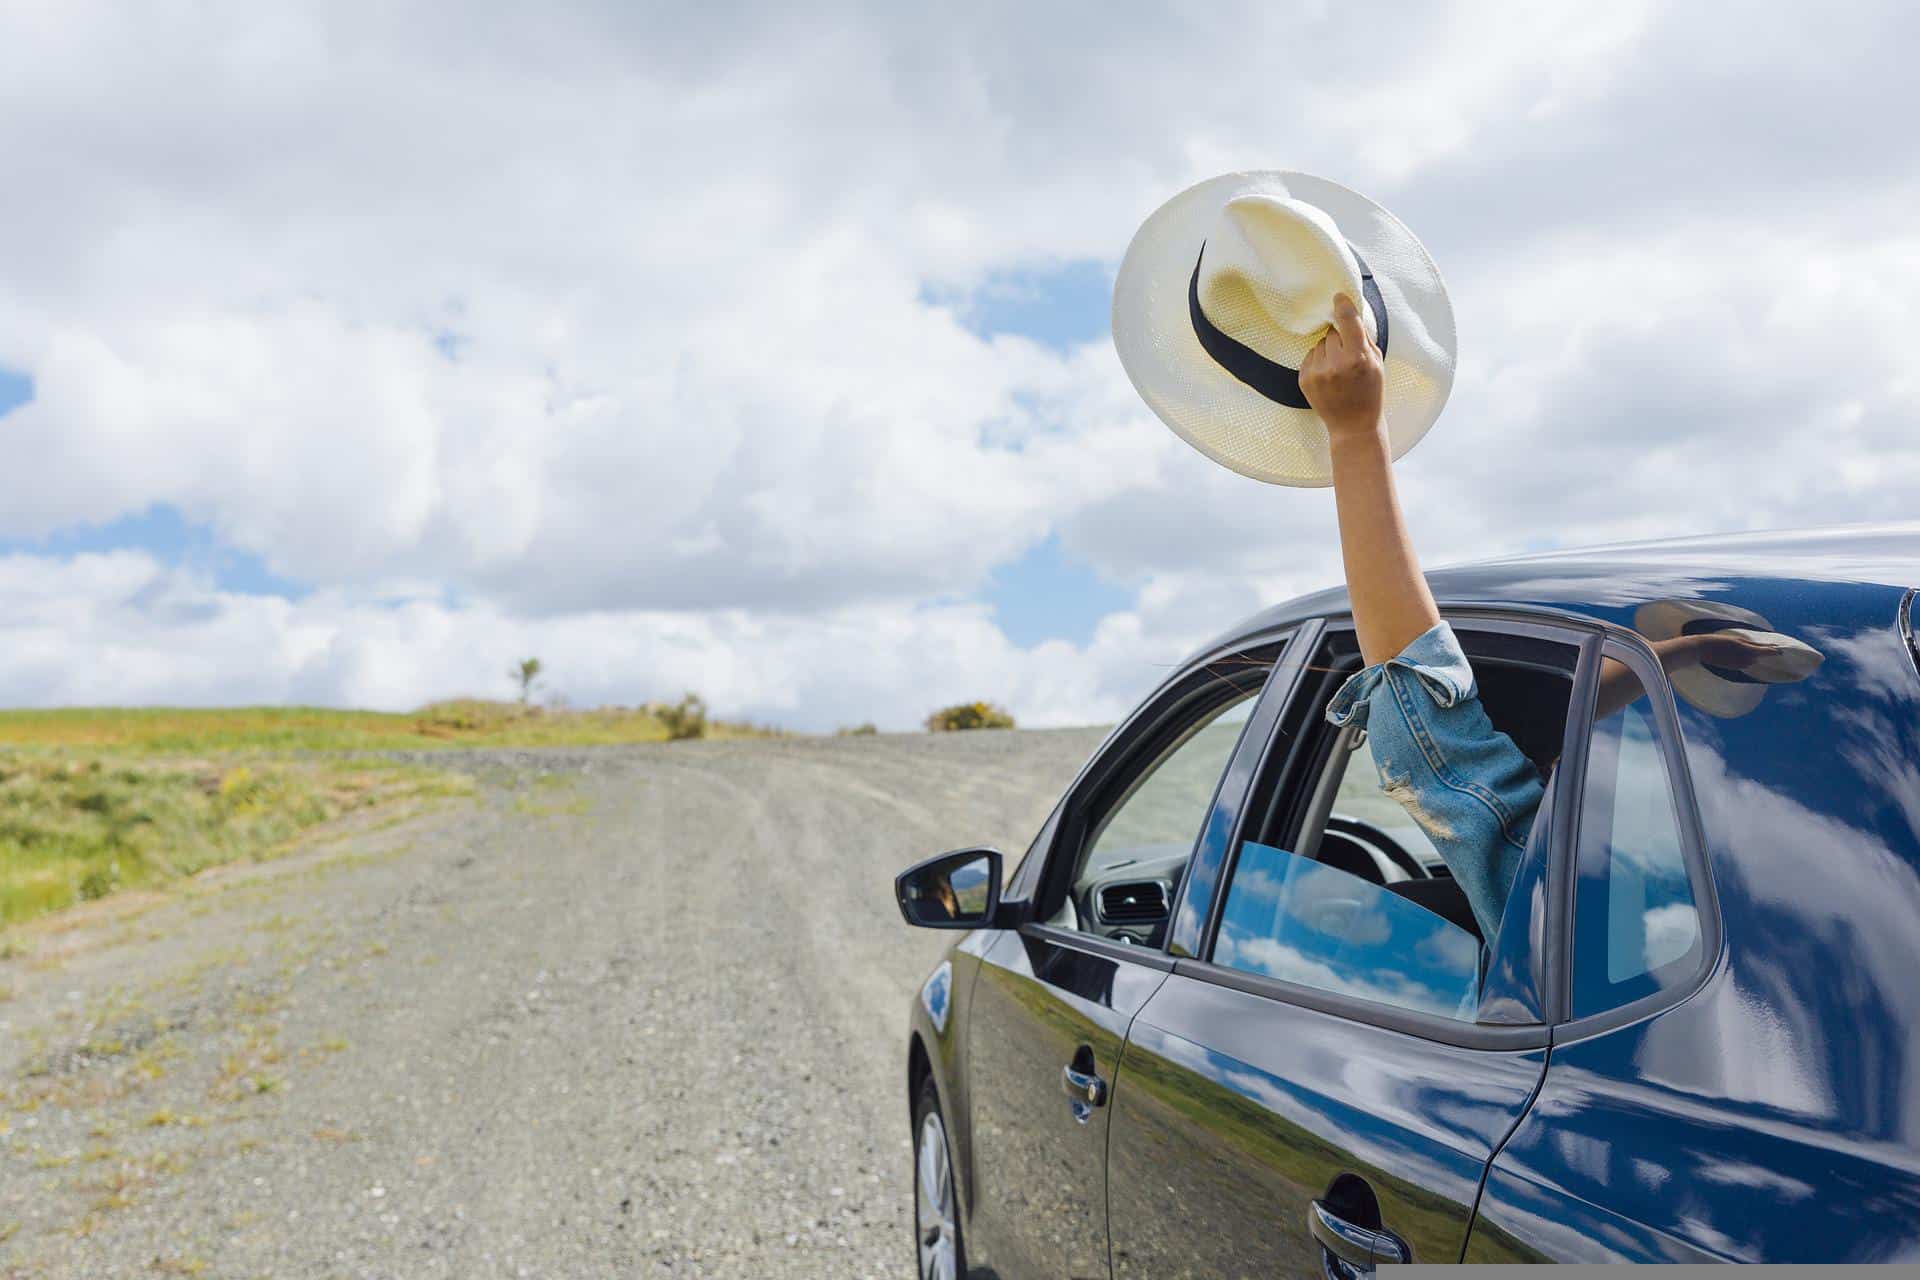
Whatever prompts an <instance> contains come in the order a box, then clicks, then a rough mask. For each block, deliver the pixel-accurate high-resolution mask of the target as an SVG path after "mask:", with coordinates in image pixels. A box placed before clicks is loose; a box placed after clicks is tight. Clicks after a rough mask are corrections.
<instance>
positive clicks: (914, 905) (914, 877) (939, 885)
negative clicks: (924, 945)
mask: <svg viewBox="0 0 1920 1280" xmlns="http://www.w3.org/2000/svg"><path fill="white" fill-rule="evenodd" d="M893 896H894V899H895V901H897V902H899V904H900V914H901V916H903V917H904V918H905V919H906V922H907V923H908V924H911V925H917V926H919V927H920V928H922V929H978V928H980V927H982V926H983V925H986V924H988V923H989V922H990V921H992V919H993V917H994V915H995V914H996V913H997V912H998V911H999V910H1000V851H999V850H998V849H956V850H954V851H953V852H952V853H942V854H938V855H936V856H935V857H931V858H928V859H927V860H926V861H925V862H920V863H916V864H915V865H913V866H911V867H908V868H907V869H906V870H905V871H902V872H901V873H900V874H899V875H898V876H896V877H895V878H894V881H893Z"/></svg>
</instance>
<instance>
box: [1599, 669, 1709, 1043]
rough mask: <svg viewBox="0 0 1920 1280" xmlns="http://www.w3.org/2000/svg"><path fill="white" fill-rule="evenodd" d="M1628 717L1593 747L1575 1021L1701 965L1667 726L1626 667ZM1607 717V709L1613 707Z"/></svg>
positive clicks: (1623, 697) (1602, 725)
mask: <svg viewBox="0 0 1920 1280" xmlns="http://www.w3.org/2000/svg"><path fill="white" fill-rule="evenodd" d="M1616 678H1617V679H1620V680H1623V681H1625V682H1627V687H1626V688H1625V691H1624V692H1623V693H1620V694H1618V695H1616V696H1615V697H1613V698H1611V699H1609V701H1610V702H1612V703H1614V704H1615V705H1617V704H1618V703H1619V702H1622V701H1624V702H1625V703H1626V705H1625V707H1624V708H1623V709H1622V710H1619V711H1615V712H1612V713H1611V714H1608V715H1604V716H1603V718H1601V719H1600V720H1598V721H1597V722H1596V723H1595V725H1594V729H1593V741H1592V744H1591V746H1590V747H1589V748H1588V756H1587V783H1586V788H1585V794H1584V796H1583V797H1582V801H1581V814H1580V840H1579V853H1578V861H1577V866H1578V879H1577V881H1576V887H1575V890H1574V931H1573V937H1574V962H1573V1014H1574V1016H1575V1017H1583V1016H1585V1015H1587V1014H1591V1013H1600V1012H1604V1011H1605V1010H1607V1009H1611V1008H1615V1007H1617V1006H1619V1005H1622V1004H1626V1003H1628V1002H1629V1001H1632V1000H1637V999H1640V998H1641V997H1643V996H1647V995H1651V994H1652V993H1654V992H1656V991H1659V990H1660V989H1661V988H1662V987H1665V986H1668V985H1671V984H1673V983H1677V982H1682V981H1685V980H1686V978H1687V977H1689V976H1690V975H1691V974H1692V973H1693V972H1694V970H1695V968H1696V967H1697V965H1698V962H1699V958H1700V949H1701V930H1700V912H1699V909H1698V907H1697V906H1696V904H1695V901H1694V893H1693V886H1692V883H1691V881H1690V880H1689V877H1688V872H1687V860H1686V854H1685V846H1684V844H1683V843H1682V839H1681V828H1680V811H1679V806H1678V804H1677V803H1676V800H1675V794H1674V787H1673V779H1672V776H1671V775H1670V773H1669V772H1668V768H1667V762H1666V758H1665V756H1664V754H1663V753H1662V751H1661V742H1660V736H1661V731H1660V727H1659V722H1658V721H1657V720H1656V718H1655V716H1654V712H1653V706H1652V700H1651V699H1650V698H1649V697H1648V696H1647V692H1646V689H1645V686H1644V685H1643V684H1642V683H1641V682H1640V679H1639V677H1638V676H1637V675H1635V674H1633V673H1632V672H1631V671H1630V670H1628V669H1626V668H1625V667H1624V666H1623V667H1621V668H1620V669H1619V671H1618V673H1617V677H1616ZM1603 710H1604V708H1603Z"/></svg>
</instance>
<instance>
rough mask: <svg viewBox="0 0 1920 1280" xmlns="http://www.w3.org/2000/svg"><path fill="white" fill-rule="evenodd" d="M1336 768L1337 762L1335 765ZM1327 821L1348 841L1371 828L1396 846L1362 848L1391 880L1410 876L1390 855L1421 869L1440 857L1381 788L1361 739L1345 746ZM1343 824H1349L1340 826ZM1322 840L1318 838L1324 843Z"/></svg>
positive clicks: (1375, 767)
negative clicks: (1407, 859) (1404, 857)
mask: <svg viewBox="0 0 1920 1280" xmlns="http://www.w3.org/2000/svg"><path fill="white" fill-rule="evenodd" d="M1335 766H1336V767H1339V766H1340V762H1339V761H1335ZM1328 816H1329V821H1330V822H1331V824H1332V826H1333V829H1334V831H1335V833H1336V834H1343V833H1344V834H1345V835H1346V836H1347V838H1348V839H1350V840H1351V839H1354V838H1355V837H1356V836H1357V835H1359V834H1361V833H1362V832H1363V831H1365V830H1366V829H1369V828H1370V829H1371V830H1372V831H1373V832H1377V833H1379V834H1380V835H1382V836H1385V837H1386V838H1387V840H1388V841H1391V842H1392V845H1393V846H1397V848H1392V849H1388V848H1384V847H1380V845H1379V842H1378V841H1371V842H1368V843H1367V845H1366V852H1367V853H1368V854H1369V856H1371V857H1372V858H1373V859H1374V860H1375V861H1376V862H1377V863H1378V864H1379V865H1380V867H1381V869H1382V871H1383V873H1385V874H1386V875H1387V876H1388V877H1389V878H1390V879H1393V880H1405V879H1407V878H1408V876H1409V875H1411V874H1412V873H1411V872H1410V871H1408V870H1407V869H1406V867H1405V866H1404V864H1403V863H1402V862H1401V860H1399V859H1397V858H1395V857H1393V856H1392V854H1393V853H1404V854H1406V855H1407V856H1408V857H1410V858H1412V859H1413V860H1414V861H1416V862H1418V863H1419V864H1420V865H1422V866H1425V867H1438V866H1440V865H1441V862H1440V852H1439V850H1437V849H1435V848H1434V847H1433V841H1432V840H1429V839H1428V838H1427V833H1426V832H1424V831H1422V830H1421V829H1420V824H1419V823H1417V822H1415V821H1414V820H1413V819H1412V818H1410V817H1408V816H1407V811H1406V809H1405V807H1404V806H1402V805H1401V804H1400V803H1399V801H1397V800H1395V799H1394V798H1393V797H1392V796H1390V795H1388V794H1387V793H1386V790H1385V788H1383V787H1382V786H1381V785H1380V766H1379V764H1378V763H1377V762H1376V761H1375V760H1374V758H1373V746H1372V744H1371V743H1370V742H1369V741H1368V740H1367V738H1366V737H1365V736H1364V735H1362V736H1359V738H1358V741H1357V742H1354V743H1352V744H1350V745H1349V747H1348V750H1347V754H1346V759H1345V763H1344V767H1343V768H1341V772H1340V785H1339V787H1338V788H1336V789H1335V791H1334V796H1333V811H1332V813H1331V814H1329V815H1328ZM1342 819H1346V820H1348V822H1346V823H1343V822H1342V821H1341V820H1342ZM1349 823H1351V824H1356V825H1349ZM1357 824H1365V826H1364V827H1361V826H1359V825H1357ZM1324 839H1325V837H1322V840H1323V842H1324Z"/></svg>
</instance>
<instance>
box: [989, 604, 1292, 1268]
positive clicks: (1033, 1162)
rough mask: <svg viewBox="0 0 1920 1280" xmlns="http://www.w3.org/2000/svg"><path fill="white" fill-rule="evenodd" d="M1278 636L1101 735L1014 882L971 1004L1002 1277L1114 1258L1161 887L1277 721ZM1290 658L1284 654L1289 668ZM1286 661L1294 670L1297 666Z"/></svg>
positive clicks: (1199, 672)
mask: <svg viewBox="0 0 1920 1280" xmlns="http://www.w3.org/2000/svg"><path fill="white" fill-rule="evenodd" d="M1282 643H1283V642H1282V641H1280V640H1274V641H1269V642H1264V643H1259V644H1255V645H1253V646H1249V647H1242V648H1239V649H1237V650H1235V651H1232V652H1228V653H1223V654H1220V655H1216V656H1214V657H1212V658H1211V659H1210V660H1208V661H1205V662H1202V663H1200V664H1198V665H1197V666H1195V667H1194V668H1192V669H1190V670H1189V671H1188V672H1186V673H1185V674H1184V675H1182V676H1181V677H1178V678H1176V679H1175V680H1173V681H1171V682H1170V683H1169V684H1168V685H1167V686H1166V687H1165V688H1163V689H1162V691H1161V692H1160V693H1159V694H1157V695H1156V696H1155V697H1154V698H1152V699H1151V700H1149V702H1148V703H1147V704H1146V706H1144V707H1143V708H1142V709H1141V711H1140V712H1138V713H1136V714H1135V715H1134V716H1133V717H1132V718H1131V719H1130V720H1129V721H1128V722H1127V724H1125V725H1124V726H1122V728H1121V729H1120V730H1119V731H1117V732H1116V733H1115V735H1114V736H1113V738H1112V739H1110V740H1109V742H1108V743H1107V744H1106V745H1105V746H1104V747H1103V748H1102V749H1101V751H1100V753H1099V754H1098V755H1097V756H1096V757H1095V759H1094V760H1093V762H1092V763H1091V764H1090V765H1089V766H1088V768H1087V770H1086V771H1085V772H1084V773H1083V774H1082V776H1081V778H1080V779H1079V780H1078V781H1077V782H1076V783H1075V785H1074V787H1073V789H1072V791H1071V792H1070V793H1069V795H1068V797H1067V798H1066V800H1065V801H1064V802H1063V805H1062V808H1061V811H1060V816H1059V818H1058V821H1057V826H1056V830H1055V835H1054V838H1053V840H1052V842H1051V845H1050V847H1048V848H1036V850H1035V851H1034V853H1033V854H1032V855H1030V859H1029V860H1030V862H1031V861H1032V860H1033V859H1034V858H1039V859H1040V861H1039V862H1037V863H1034V864H1033V865H1030V866H1023V867H1022V868H1021V872H1020V873H1019V875H1017V876H1016V878H1015V880H1014V883H1013V885H1012V886H1011V891H1012V892H1013V893H1015V894H1018V893H1021V892H1026V893H1027V894H1028V895H1029V896H1028V899H1027V901H1026V903H1025V905H1024V906H1023V907H1019V908H1016V909H1017V910H1021V911H1022V912H1023V913H1024V914H1025V915H1026V917H1027V919H1026V923H1024V924H1023V925H1022V926H1021V927H1019V928H1018V929H1012V930H1005V931H1002V932H1000V933H999V934H997V935H996V936H995V937H994V938H993V940H992V941H991V943H990V944H989V945H988V947H987V950H986V952H985V954H984V956H983V959H982V963H981V966H980V971H979V976H978V978H977V979H976V981H975V984H974V987H973V995H972V1001H971V1006H970V1012H969V1018H968V1027H969V1031H968V1074H969V1094H970V1097H971V1098H972V1115H971V1142H970V1144H969V1146H970V1150H971V1153H972V1154H971V1172H972V1177H973V1187H972V1193H971V1195H970V1196H969V1201H970V1203H971V1205H972V1211H971V1214H970V1217H969V1221H968V1238H967V1252H968V1259H969V1262H970V1263H971V1264H972V1265H974V1266H975V1267H978V1268H982V1269H984V1270H985V1271H987V1272H988V1273H990V1274H993V1275H997V1276H999V1277H1002V1280H1027V1278H1029V1277H1031V1278H1032V1280H1041V1278H1042V1277H1045V1278H1048V1280H1053V1278H1057V1277H1096V1276H1097V1277H1104V1276H1106V1275H1107V1274H1108V1258H1107V1221H1106V1181H1105V1156H1106V1139H1107V1117H1108V1115H1109V1114H1110V1110H1111V1108H1110V1103H1111V1099H1112V1098H1113V1096H1114V1094H1115V1092H1116V1090H1117V1088H1118V1085H1119V1082H1118V1080H1117V1076H1116V1068H1117V1066H1118V1063H1119V1058H1120V1046H1121V1043H1122V1042H1123V1040H1124V1039H1125V1037H1126V1033H1127V1028H1128V1025H1129V1024H1130V1023H1131V1022H1132V1020H1133V1017H1134V1015H1135V1014H1136V1013H1137V1012H1138V1011H1139V1009H1140V1007H1141V1006H1142V1005H1143V1004H1145V1003H1146V1001H1147V999H1148V998H1149V997H1150V996H1151V995H1152V994H1153V992H1154V990H1155V989H1156V988H1157V987H1158V986H1159V985H1160V984H1161V983H1162V982H1164V981H1166V979H1167V977H1168V975H1169V973H1170V972H1171V969H1172V961H1171V960H1170V959H1169V958H1168V957H1167V956H1166V955H1165V953H1164V952H1163V951H1162V950H1161V948H1160V942H1161V940H1162V938H1163V936H1164V934H1165V932H1166V929H1167V917H1168V903H1169V901H1170V900H1171V898H1172V895H1173V892H1174V888H1175V885H1176V884H1177V882H1178V881H1179V879H1180V877H1181V875H1182V874H1183V873H1184V871H1185V869H1186V866H1187V863H1188V861H1189V858H1190V856H1191V854H1192V851H1193V848H1194V845H1195V843H1196V840H1198V839H1201V838H1202V836H1203V832H1202V827H1203V825H1204V824H1205V823H1206V822H1207V820H1208V817H1209V814H1211V813H1214V812H1217V811H1218V810H1219V808H1220V806H1221V805H1222V804H1224V805H1225V806H1226V807H1227V809H1228V810H1229V811H1232V810H1234V809H1236V808H1237V803H1236V797H1238V796H1240V795H1244V793H1245V791H1246V787H1247V783H1248V780H1249V777H1250V775H1251V770H1252V767H1253V764H1254V762H1255V761H1256V760H1257V758H1258V755H1259V751H1258V747H1257V746H1256V747H1253V748H1251V749H1243V747H1242V744H1243V740H1247V739H1257V740H1259V741H1264V736H1265V734H1266V733H1267V732H1268V731H1270V729H1271V727H1272V714H1273V712H1272V704H1270V703H1268V702H1266V701H1264V700H1262V699H1261V691H1262V690H1263V689H1264V688H1266V687H1267V686H1268V685H1269V683H1270V682H1271V681H1273V680H1278V679H1280V678H1281V677H1278V676H1274V675H1273V672H1274V671H1275V659H1276V657H1277V656H1278V654H1279V652H1280V651H1281V647H1282ZM1281 670H1282V671H1286V670H1288V669H1286V668H1281ZM1291 674H1294V675H1297V672H1292V673H1291Z"/></svg>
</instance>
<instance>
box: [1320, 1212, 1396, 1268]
mask: <svg viewBox="0 0 1920 1280" xmlns="http://www.w3.org/2000/svg"><path fill="white" fill-rule="evenodd" d="M1307 1230H1309V1231H1311V1232H1312V1233H1313V1238H1314V1239H1315V1240H1318V1241H1319V1242H1320V1247H1321V1248H1323V1249H1325V1250H1326V1251H1327V1252H1328V1253H1330V1254H1332V1255H1333V1256H1334V1257H1336V1258H1338V1259H1340V1261H1342V1262H1344V1263H1346V1264H1347V1265H1348V1266H1350V1267H1353V1268H1355V1269H1356V1270H1359V1271H1365V1272H1371V1271H1372V1270H1373V1266H1374V1264H1375V1263H1377V1262H1412V1261H1413V1250H1411V1249H1409V1248H1407V1242H1406V1241H1404V1240H1402V1239H1401V1238H1400V1237H1399V1236H1397V1235H1395V1234H1393V1232H1391V1231H1388V1230H1385V1229H1384V1228H1382V1229H1378V1230H1376V1229H1374V1228H1371V1227H1362V1226H1357V1225H1355V1224H1354V1223H1351V1222H1348V1221H1347V1220H1346V1219H1345V1218H1343V1217H1341V1216H1340V1215H1339V1214H1337V1213H1335V1212H1334V1211H1333V1210H1331V1209H1329V1208H1327V1205H1326V1202H1325V1201H1323V1200H1315V1201H1314V1202H1313V1203H1312V1204H1310V1205H1308V1206H1307Z"/></svg>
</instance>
